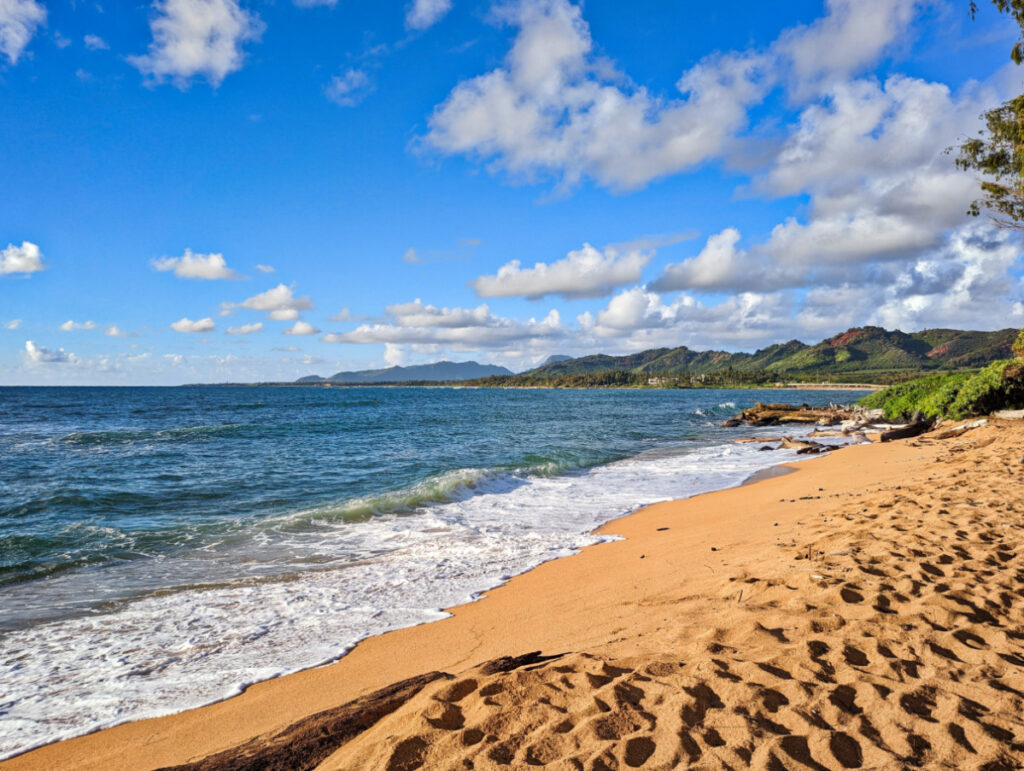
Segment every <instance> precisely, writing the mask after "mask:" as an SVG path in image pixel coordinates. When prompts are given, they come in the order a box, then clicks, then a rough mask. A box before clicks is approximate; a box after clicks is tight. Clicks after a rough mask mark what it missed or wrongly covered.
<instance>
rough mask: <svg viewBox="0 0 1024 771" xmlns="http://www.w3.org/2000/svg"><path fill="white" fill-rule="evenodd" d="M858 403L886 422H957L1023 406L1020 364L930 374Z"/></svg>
mask: <svg viewBox="0 0 1024 771" xmlns="http://www.w3.org/2000/svg"><path fill="white" fill-rule="evenodd" d="M860 404H861V405H862V406H864V407H866V408H867V409H880V410H882V413H883V415H884V416H885V418H886V420H893V421H898V420H909V419H911V418H913V417H914V416H919V417H924V418H933V419H938V418H949V419H953V420H960V419H963V418H969V417H972V416H974V415H984V414H987V413H990V412H994V411H996V410H1002V409H1017V408H1021V407H1024V363H1022V362H1021V361H1020V360H1019V359H1018V360H1002V361H995V362H992V363H991V364H989V365H988V366H987V367H985V368H983V369H981V370H980V371H978V372H976V373H973V374H971V373H963V372H961V373H954V374H946V375H931V376H929V377H923V378H917V379H915V380H911V381H908V382H906V383H900V384H898V385H894V386H891V387H889V388H887V389H885V390H884V391H877V392H875V393H873V394H870V395H868V396H865V397H864V398H863V399H861V400H860Z"/></svg>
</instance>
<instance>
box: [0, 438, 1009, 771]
mask: <svg viewBox="0 0 1024 771" xmlns="http://www.w3.org/2000/svg"><path fill="white" fill-rule="evenodd" d="M994 431H995V429H986V430H985V431H984V433H985V434H986V435H988V434H992V433H993V432H994ZM972 433H973V434H977V435H979V436H980V435H981V434H982V432H979V431H975V432H972ZM1002 433H1007V432H1006V431H1003V432H1002ZM1009 433H1015V434H1016V438H1019V434H1020V432H1019V430H1018V431H1016V432H1014V431H1011V432H1009ZM948 449H949V445H946V444H943V443H938V444H935V445H931V446H923V445H922V444H921V443H918V442H909V443H908V442H895V443H891V444H888V445H874V444H873V445H857V446H853V447H847V448H844V449H842V450H839V451H838V455H839V457H836V453H832V454H831V455H829V456H825V457H819V458H814V459H812V460H814V461H816V462H815V463H803V462H801V463H799V465H798V467H796V468H792V467H789V466H786V465H782V466H774V467H771V468H783V469H786V471H784V472H775V473H773V474H772V475H771V476H770V477H769V478H763V477H762V478H761V479H759V480H757V481H756V484H747V483H744V484H743V485H740V486H738V487H732V488H728V489H725V490H720V491H717V492H713V493H705V494H702V495H698V496H695V497H692V498H688V499H683V500H680V501H671V502H666V503H660V504H655V505H653V506H649V507H646V508H643V509H640V510H638V511H635V512H632V513H630V514H627V515H625V516H623V517H620V518H618V519H615V520H612V521H610V522H609V523H606V524H605V525H603V526H602V527H600V528H598V530H597V531H596V533H598V534H603V535H613V534H614V535H621V536H623V538H624V540H615V541H610V542H605V543H601V544H596V545H594V546H592V547H587V548H584V549H582V550H581V551H580V552H578V553H576V554H575V555H573V559H555V560H551V561H549V562H545V563H543V564H541V565H540V566H538V567H535V568H533V569H532V570H530V571H528V572H527V573H524V574H521V575H518V576H516V577H514V578H512V579H511V580H510V581H508V582H506V583H505V584H503V585H501V586H499V587H498V588H496V589H493V590H491V591H488V592H487V593H486V596H484V597H481V598H480V599H479V600H478V601H476V602H472V603H469V604H466V605H460V606H457V607H455V608H451V609H448V611H449V613H451V615H450V616H449V617H448V618H446V619H443V620H440V621H436V622H432V623H428V624H423V625H419V626H415V627H407V628H404V629H399V630H395V631H391V632H388V633H386V634H383V635H380V636H377V637H371V638H367V639H365V640H363V641H361V642H360V643H359V644H358V645H356V647H355V648H354V649H353V650H352V651H350V652H349V653H348V654H347V655H346V656H345V657H343V658H342V659H340V660H338V661H336V662H335V663H332V664H328V665H326V666H322V667H317V668H314V669H308V670H303V671H300V672H297V673H294V674H290V675H286V676H283V677H280V678H276V679H273V680H269V681H264V682H261V683H257V684H255V685H253V686H250V687H249V688H247V689H246V690H245V692H244V693H242V694H241V695H239V696H235V697H232V698H230V699H227V700H224V701H221V702H216V703H214V704H211V705H208V706H205V707H200V708H198V709H194V710H189V711H187V712H183V713H177V714H175V715H170V716H167V717H163V718H152V719H149V720H144V721H137V722H132V723H125V724H122V725H120V726H116V727H113V728H108V729H103V730H101V731H98V732H95V733H92V734H88V735H85V736H83V737H78V738H76V739H70V740H65V741H62V742H57V743H55V744H49V745H45V746H44V747H41V748H38V749H35V750H30V751H28V752H26V753H23V754H21V755H18V756H16V757H14V758H11V759H10V760H8V761H5V762H4V763H3V764H0V767H3V768H33V767H41V766H43V767H80V768H155V767H159V766H167V765H174V764H180V763H185V762H188V761H190V760H192V761H194V760H197V759H199V758H202V757H206V756H209V755H213V754H215V753H217V752H223V751H225V750H229V749H230V748H231V747H234V746H237V745H238V744H241V743H243V742H245V741H248V740H249V739H251V738H252V737H254V736H257V735H261V734H268V733H273V732H276V731H281V730H283V729H285V728H287V727H288V726H289V725H292V724H294V723H296V722H297V721H300V720H302V719H304V718H306V717H308V716H309V715H311V714H312V713H316V712H320V711H322V710H329V709H332V708H337V707H338V705H340V704H344V703H346V702H349V701H352V700H353V699H356V698H358V697H360V696H365V695H366V694H367V693H369V692H371V691H374V690H376V689H379V688H380V687H382V686H386V685H388V684H389V683H396V682H398V681H401V680H404V679H407V678H409V677H415V676H417V675H422V674H423V673H425V672H430V671H436V670H440V671H443V672H447V673H453V674H458V673H460V672H464V671H466V670H468V669H471V668H473V667H478V666H479V665H480V664H481V663H482V662H485V661H489V660H492V659H496V658H500V657H502V656H517V655H521V654H523V653H528V652H529V651H533V650H541V651H543V652H544V653H546V654H551V653H556V652H560V651H563V650H568V651H570V652H572V653H574V654H578V653H581V652H590V653H591V654H593V652H598V651H600V652H601V653H602V654H604V653H607V652H612V653H614V654H615V655H618V656H621V655H622V653H623V650H622V649H625V650H626V652H629V653H632V654H636V653H638V652H641V653H645V654H648V655H649V654H650V653H651V651H652V645H653V649H659V648H660V647H661V643H659V642H658V641H657V640H658V637H659V635H658V634H657V630H651V629H639V630H638V633H635V634H628V633H627V634H625V635H624V634H623V632H624V631H625V630H629V629H632V628H634V627H637V625H638V623H639V622H638V619H637V616H636V613H637V611H638V610H639V608H640V607H659V604H658V603H659V599H658V598H659V597H662V595H664V594H665V593H668V594H673V593H675V594H678V593H679V591H680V586H685V588H686V590H687V594H688V595H691V596H698V597H700V596H710V595H712V594H713V593H714V588H715V586H716V585H717V584H719V583H720V582H721V576H720V575H718V573H717V572H716V568H718V570H719V571H725V572H728V570H727V568H728V567H729V566H730V565H736V564H741V563H743V562H751V561H756V559H757V558H758V556H759V555H761V554H763V552H764V550H765V548H766V547H774V546H778V542H779V541H780V540H786V539H789V540H798V539H799V537H800V531H801V530H802V529H803V528H802V526H801V520H802V519H807V518H808V517H813V516H814V510H815V509H816V508H818V507H819V506H820V505H821V504H816V503H814V501H820V500H822V499H823V498H825V497H827V498H837V497H850V496H855V495H857V496H859V495H862V494H863V488H864V484H863V481H864V480H865V479H871V480H872V481H873V483H874V484H878V483H883V484H889V485H892V486H895V485H897V484H898V483H899V482H902V481H906V480H907V479H913V478H915V476H921V473H922V472H923V470H924V468H925V467H927V466H928V465H929V464H930V463H934V462H935V458H936V457H937V456H938V455H941V454H943V453H945V452H946V451H948ZM795 471H800V472H801V473H799V474H797V473H793V472H795ZM778 474H782V475H781V476H780V475H778ZM754 476H757V475H756V474H755V475H754ZM749 481H751V480H748V482H749ZM896 489H898V488H896ZM815 491H817V492H815ZM822 493H825V495H824V496H823V495H822ZM780 496H781V497H780ZM723 512H724V513H723ZM680 519H682V520H684V522H683V525H684V527H679V521H680ZM769 520H771V521H769ZM698 555H699V556H698ZM725 555H729V561H728V562H726V560H725V559H724V557H725ZM737 561H738V562H737ZM708 571H710V572H708ZM630 584H633V585H632V586H630ZM663 599H664V598H663ZM651 602H654V603H655V604H654V605H651V604H650V603H651ZM697 621H698V619H696V618H690V619H689V620H688V621H687V620H684V621H683V622H682V623H683V624H684V626H688V628H689V629H690V630H691V632H693V630H694V627H695V625H696V626H700V625H699V624H697ZM639 626H640V627H642V626H643V624H639ZM694 634H695V636H696V637H697V638H699V637H700V634H698V633H694ZM370 733H371V732H367V737H368V738H367V741H369V735H370ZM352 745H353V747H356V746H357V745H359V742H358V741H353V742H352ZM347 746H348V745H346V747H347ZM343 749H344V748H343ZM363 749H364V750H365V747H364V748H363ZM353 751H355V750H353ZM337 767H338V768H344V767H346V766H345V765H339V766H337ZM347 767H353V766H347ZM359 767H362V766H359ZM381 767H383V766H381Z"/></svg>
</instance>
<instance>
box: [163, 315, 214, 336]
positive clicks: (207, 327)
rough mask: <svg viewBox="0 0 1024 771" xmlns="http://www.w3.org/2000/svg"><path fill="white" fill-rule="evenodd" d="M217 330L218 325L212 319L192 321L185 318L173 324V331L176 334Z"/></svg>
mask: <svg viewBox="0 0 1024 771" xmlns="http://www.w3.org/2000/svg"><path fill="white" fill-rule="evenodd" d="M216 328H217V325H216V324H215V323H214V322H213V319H211V318H205V319H199V320H198V321H193V320H192V319H190V318H188V317H185V318H182V319H178V320H177V321H175V322H174V323H173V324H171V329H173V330H174V331H175V332H187V333H195V332H212V331H213V330H214V329H216Z"/></svg>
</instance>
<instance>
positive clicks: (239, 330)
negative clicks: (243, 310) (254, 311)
mask: <svg viewBox="0 0 1024 771" xmlns="http://www.w3.org/2000/svg"><path fill="white" fill-rule="evenodd" d="M262 330H263V322H262V321H257V322H256V323H255V324H242V325H241V326H238V327H228V328H227V333H228V334H229V335H251V334H252V333H253V332H260V331H262Z"/></svg>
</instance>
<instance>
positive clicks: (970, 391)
mask: <svg viewBox="0 0 1024 771" xmlns="http://www.w3.org/2000/svg"><path fill="white" fill-rule="evenodd" d="M1021 406H1024V379H1022V378H1021V376H1020V368H1019V367H1018V366H1016V365H1015V363H1014V362H1012V361H994V362H992V363H991V364H989V365H988V366H987V367H985V369H983V370H981V372H979V373H978V374H976V375H974V376H973V377H972V378H971V379H970V380H968V381H967V382H966V383H964V385H963V387H962V388H961V389H960V392H959V393H958V394H957V395H956V399H954V400H953V403H952V404H951V405H950V406H949V417H951V418H954V419H957V420H959V419H960V418H968V417H971V416H972V415H985V414H987V413H989V412H993V411H995V410H1002V409H1013V408H1017V407H1021Z"/></svg>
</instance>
